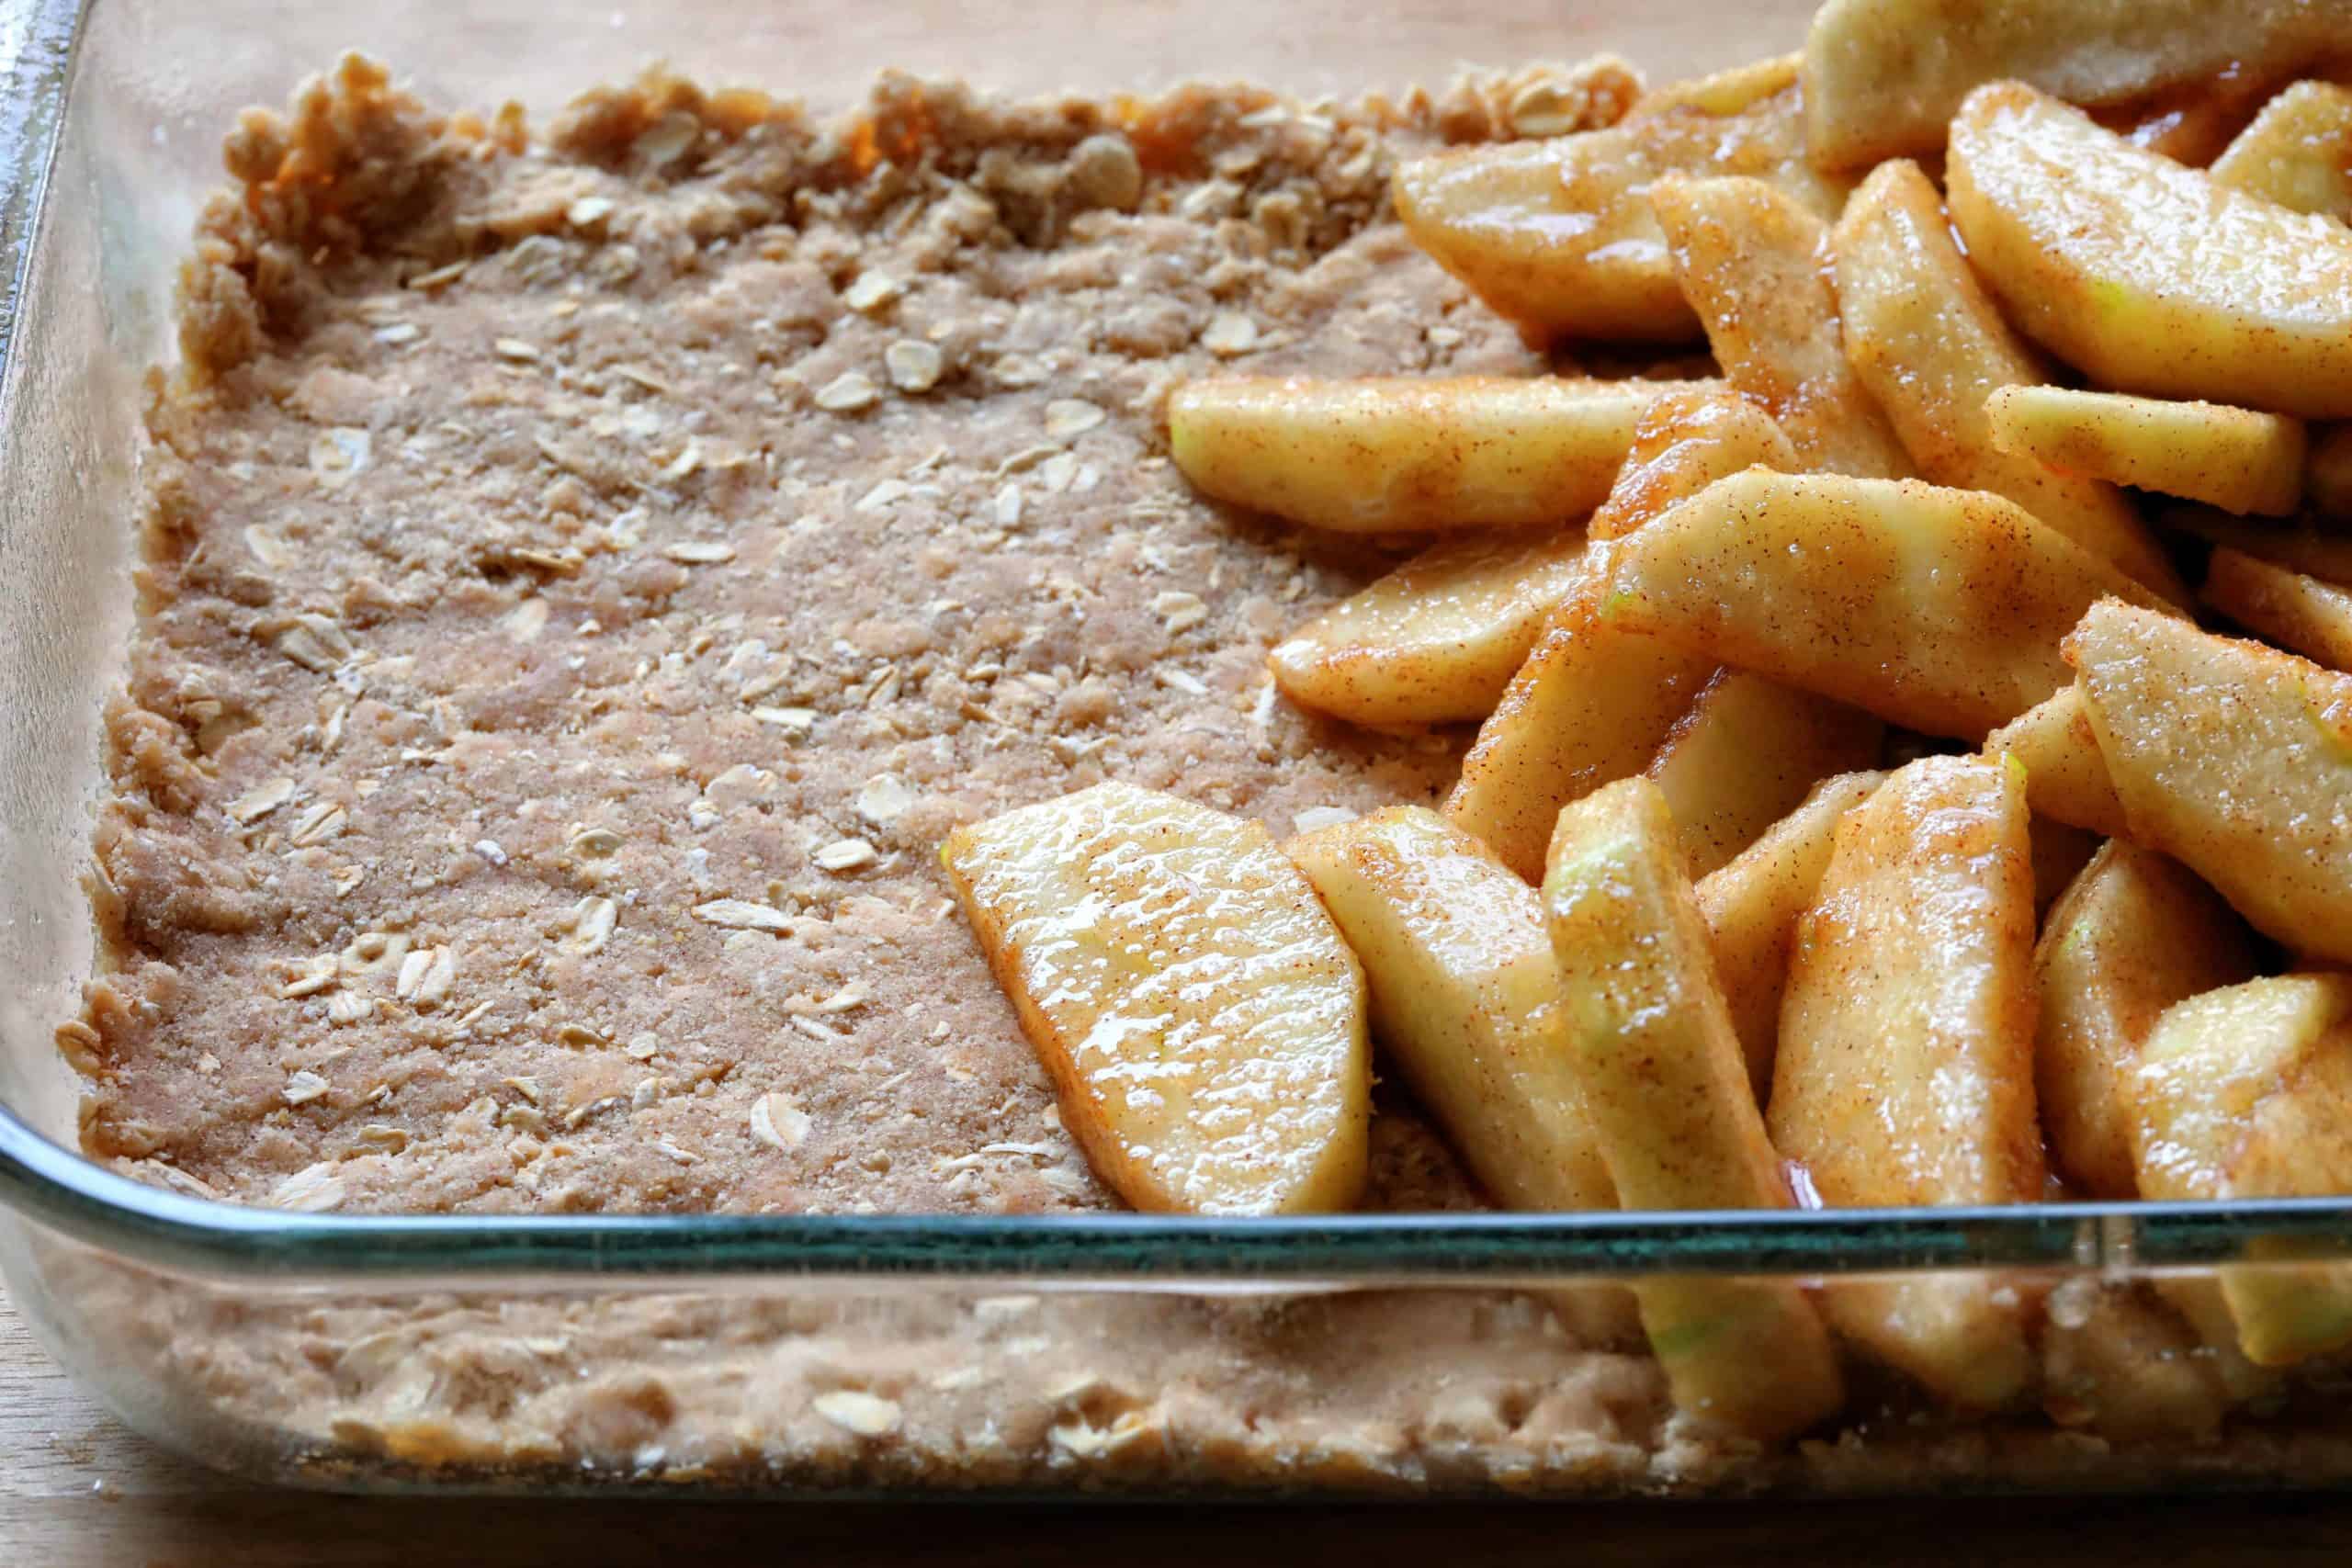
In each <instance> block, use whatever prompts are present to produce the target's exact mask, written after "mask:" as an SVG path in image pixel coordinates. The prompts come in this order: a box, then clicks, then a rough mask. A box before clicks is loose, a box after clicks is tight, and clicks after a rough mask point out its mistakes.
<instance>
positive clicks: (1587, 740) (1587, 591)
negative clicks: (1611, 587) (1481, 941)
mask: <svg viewBox="0 0 2352 1568" xmlns="http://www.w3.org/2000/svg"><path fill="white" fill-rule="evenodd" d="M1714 668H1715V666H1714V661H1713V660H1710V659H1705V658H1701V657H1697V656H1694V655H1691V654H1689V653H1685V652H1683V651H1682V650H1681V649H1678V648H1676V647H1675V646H1674V645H1673V644H1671V643H1668V642H1663V641H1661V640H1659V639H1658V638H1657V637H1643V636H1641V635H1639V634H1638V633H1635V632H1631V631H1627V630H1624V629H1623V628H1622V627H1619V626H1614V625H1612V624H1611V623H1610V622H1608V621H1607V620H1605V619H1603V618H1602V617H1601V615H1600V610H1599V604H1598V596H1597V594H1596V592H1594V589H1593V585H1591V584H1589V583H1588V584H1587V585H1586V586H1585V587H1584V588H1583V589H1582V590H1580V591H1579V592H1577V593H1575V594H1572V595H1571V596H1570V597H1569V599H1568V601H1567V603H1566V604H1562V605H1561V606H1560V607H1559V608H1558V609H1557V610H1555V611H1554V612H1553V615H1552V619H1551V620H1550V621H1549V622H1548V623H1547V624H1546V625H1545V626H1544V632H1543V635H1542V636H1541V637H1538V638H1537V639H1536V642H1535V648H1534V650H1533V651H1532V652H1531V653H1530V654H1529V655H1528V656H1527V662H1526V663H1525V664H1523V665H1521V666H1520V670H1519V673H1518V674H1516V675H1514V676H1512V677H1511V682H1510V688H1509V689H1508V690H1506V691H1505V692H1504V693H1503V696H1502V700H1501V701H1500V702H1499V703H1498V704H1496V705H1495V711H1494V713H1493V714H1492V715H1491V716H1488V718H1487V722H1486V723H1485V724H1484V725H1482V726H1480V727H1479V730H1478V739H1477V740H1476V742H1475V743H1474V744H1473V745H1472V746H1471V748H1470V750H1469V752H1468V754H1467V755H1465V756H1464V758H1463V759H1462V778H1461V780H1460V782H1458V783H1457V784H1455V785H1454V786H1453V794H1451V795H1448V796H1446V800H1445V815H1446V818H1447V819H1448V820H1450V821H1452V822H1453V824H1454V826H1456V827H1458V828H1460V829H1463V830H1464V831H1465V832H1467V833H1469V834H1470V835H1471V836H1472V837H1473V838H1476V840H1479V841H1480V842H1481V843H1483V844H1485V845H1486V846H1487V848H1488V849H1490V850H1492V851H1494V852H1495V853H1496V854H1497V855H1498V857H1500V859H1501V860H1502V863H1504V864H1505V865H1508V866H1509V867H1510V868H1511V870H1513V871H1515V872H1517V873H1519V874H1520V875H1521V876H1523V877H1525V878H1527V879H1528V880H1529V881H1530V882H1532V881H1534V880H1535V879H1536V878H1538V877H1540V876H1542V875H1543V874H1544V846H1545V845H1546V844H1548V843H1549V842H1550V841H1551V837H1552V826H1553V823H1554V821H1555V818H1558V816H1559V814H1560V807H1563V806H1566V804H1567V803H1568V802H1569V801H1572V800H1575V799H1577V798H1578V797H1580V796H1582V795H1587V794H1589V793H1590V792H1591V791H1593V790H1595V789H1598V788H1599V787H1600V786H1601V785H1602V784H1609V783H1611V782H1613V781H1615V780H1617V779H1622V778H1628V777H1630V776H1632V775H1633V774H1634V773H1640V772H1641V771H1642V770H1643V769H1644V768H1645V767H1647V766H1648V765H1649V763H1650V760H1651V759H1652V758H1653V757H1655V756H1657V749H1658V747H1659V746H1660V745H1662V744H1664V742H1665V740H1666V738H1667V736H1668V734H1669V733H1670V732H1671V731H1672V730H1673V728H1674V722H1675V720H1677V719H1679V718H1680V717H1681V716H1682V715H1683V714H1684V713H1686V712H1687V711H1689V709H1690V706H1691V698H1692V697H1693V696H1695V695H1696V694H1698V692H1699V689H1700V687H1701V686H1702V685H1703V684H1705V682H1706V680H1707V677H1708V676H1709V675H1710V674H1712V673H1713V671H1714Z"/></svg>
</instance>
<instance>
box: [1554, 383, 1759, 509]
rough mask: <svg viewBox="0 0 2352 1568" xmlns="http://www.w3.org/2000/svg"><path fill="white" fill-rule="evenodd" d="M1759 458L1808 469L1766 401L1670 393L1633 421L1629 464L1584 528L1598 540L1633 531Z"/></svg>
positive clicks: (1726, 392) (1728, 393)
mask: <svg viewBox="0 0 2352 1568" xmlns="http://www.w3.org/2000/svg"><path fill="white" fill-rule="evenodd" d="M1758 465H1761V466H1762V467H1764V468H1777V469H1778V470H1780V471H1781V473H1784V474H1793V473H1797V472H1800V471H1801V470H1802V469H1803V468H1804V465H1803V463H1802V462H1800V461H1799V460H1798V457H1797V453H1796V448H1795V447H1793V446H1790V445H1789V438H1788V436H1787V435H1786V434H1783V433H1782V431H1781V427H1780V426H1779V425H1778V424H1776V423H1773V421H1772V416H1771V415H1770V414H1769V413H1766V412H1764V405H1763V404H1761V403H1759V402H1758V401H1756V400H1754V399H1753V398H1749V397H1746V396H1744V395H1742V394H1740V393H1738V392H1735V391H1732V390H1731V389H1728V388H1710V389H1704V390H1700V391H1690V392H1668V393H1667V394H1666V395H1664V396H1662V397H1660V398H1659V399H1658V400H1657V401H1656V402H1653V403H1652V404H1650V406H1649V412H1647V413H1645V414H1644V415H1642V421H1641V423H1639V424H1638V425H1635V426H1634V446H1633V449H1632V450H1631V451H1629V452H1627V453H1626V454H1625V466H1624V467H1623V468H1621V469H1619V470H1618V473H1617V479H1616V482H1615V483H1614V484H1613V485H1611V487H1610V491H1609V499H1608V500H1607V501H1604V502H1601V503H1600V510H1598V511H1596V512H1595V513H1593V514H1592V521H1591V523H1590V524H1589V525H1587V526H1586V530H1585V531H1586V533H1587V534H1588V535H1589V536H1591V537H1593V538H1595V539H1614V538H1617V537H1619V536H1623V535H1626V534H1630V533H1632V532H1633V531H1634V529H1636V528H1638V527H1640V526H1641V525H1643V524H1645V523H1646V522H1648V521H1649V520H1650V519H1651V518H1653V517H1656V516H1657V514H1658V513H1662V512H1664V511H1665V510H1666V509H1667V508H1668V507H1669V506H1672V505H1673V504H1674V503H1675V502H1679V501H1688V500H1689V499H1691V497H1692V496H1694V495H1696V494H1698V493H1699V492H1700V491H1702V490H1704V489H1706V488H1707V487H1708V486H1709V485H1711V484H1713V483H1714V482H1715V481H1716V480H1717V479H1729V478H1730V477H1731V476H1732V475H1734V474H1736V473H1738V472H1740V471H1741V470H1742V469H1744V468H1755V467H1757V466H1758Z"/></svg>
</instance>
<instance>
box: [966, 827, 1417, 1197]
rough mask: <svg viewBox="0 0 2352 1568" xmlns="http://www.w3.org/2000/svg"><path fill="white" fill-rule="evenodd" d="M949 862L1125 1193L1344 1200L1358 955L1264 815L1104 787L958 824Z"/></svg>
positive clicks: (1359, 1185) (1358, 1184) (1365, 1087)
mask: <svg viewBox="0 0 2352 1568" xmlns="http://www.w3.org/2000/svg"><path fill="white" fill-rule="evenodd" d="M940 860H941V862H942V863H944V865H945V867H946V870H947V875H948V879H949V881H950V882H951V883H953V884H954V886H955V888H956V897H958V898H959V899H960V900H961V901H962V903H963V907H964V913H965V917H966V918H967V919H968V920H970V922H971V925H972V931H973V934H974V935H975V936H977V937H978V939H979V943H980V949H981V951H982V952H983V953H986V954H987V956H988V960H989V967H990V968H992V969H993V970H994V971H995V973H996V977H997V983H998V984H999V985H1001V986H1002V987H1004V990H1005V994H1006V995H1007V996H1008V997H1009V998H1011V999H1012V1005H1013V1010H1014V1011H1015V1012H1016V1013H1017V1014H1018V1015H1019V1017H1020V1020H1021V1025H1022V1028H1023V1032H1026V1033H1027V1035H1028V1036H1029V1043H1030V1044H1031V1045H1032V1046H1033V1047H1034V1048H1035V1051H1036V1053H1037V1058H1038V1060H1039V1061H1040V1062H1041V1063H1043V1064H1044V1066H1045V1067H1046V1073H1047V1074H1048V1075H1049V1076H1050V1077H1052V1079H1053V1081H1054V1087H1055V1089H1056V1091H1057V1094H1058V1096H1059V1098H1060V1101H1061V1115H1062V1124H1063V1125H1064V1126H1066V1127H1068V1128H1069V1132H1070V1135H1071V1136H1072V1137H1073V1138H1075V1139H1077V1140H1078V1144H1079V1146H1080V1148H1082V1149H1084V1150H1085V1151H1086V1155H1087V1158H1088V1159H1089V1160H1090V1161H1091V1163H1092V1165H1093V1167H1094V1169H1095V1172H1096V1174H1097V1175H1099V1176H1101V1177H1102V1179H1103V1181H1104V1182H1105V1183H1107V1184H1108V1185H1109V1186H1110V1187H1111V1188H1112V1189H1113V1190H1115V1191H1116V1192H1118V1194H1119V1195H1120V1196H1121V1197H1123V1198H1125V1200H1126V1201H1128V1202H1130V1203H1133V1204H1134V1205H1135V1206H1136V1207H1137V1208H1139V1209H1157V1210H1169V1211H1176V1212H1184V1213H1204V1214H1274V1213H1306V1212H1311V1211H1320V1210H1334V1209H1345V1208H1348V1207H1350V1206H1351V1205H1352V1204H1353V1203H1354V1202H1355V1201H1356V1198H1357V1196H1358V1195H1359V1194H1360V1193H1361V1192H1362V1190H1363V1181H1364V1169H1365V1136H1366V1128H1367V1126H1368V1124H1369V1122H1370V1118H1371V1079H1372V1075H1371V1066H1370V1061H1369V1048H1368V1046H1367V1044H1366V1042H1365V1028H1364V984H1363V971H1362V970H1360V969H1359V968H1358V967H1357V966H1356V961H1355V958H1354V956H1353V955H1352V954H1351V953H1349V951H1348V948H1347V944H1346V943H1345V942H1341V941H1340V933H1339V931H1338V930H1337V929H1336V928H1334V927H1333V925H1332V923H1331V918H1330V916H1329V915H1328V914H1326V913H1325V912H1324V909H1323V906H1322V903H1321V902H1320V901H1319V900H1318V899H1317V897H1316V896H1315V890H1314V888H1312V887H1310V886H1307V883H1306V878H1305V877H1304V876H1303V875H1301V874H1300V873H1299V870H1298V868H1297V867H1296V866H1295V865H1293V864H1292V863H1290V862H1289V861H1288V860H1286V859H1285V858H1283V853H1282V852H1281V851H1280V850H1278V849H1276V848H1275V847H1274V844H1273V841H1272V839H1271V838H1270V837H1269V836H1268V834H1267V832H1266V830H1265V829H1264V828H1263V827H1261V826H1260V825H1259V824H1257V823H1255V822H1245V821H1243V820H1241V819H1239V818H1233V817H1227V816H1226V815H1224V814H1223V813H1221V812H1216V811H1211V810H1209V809H1208V808H1207V807H1201V806H1195V805H1193V804H1192V803H1191V802H1189V801H1184V800H1180V799H1178V798H1177V797H1175V796H1174V795H1162V794H1159V793H1158V792H1156V791H1152V790H1146V789H1137V788H1136V787H1134V786H1133V785H1130V784H1097V785H1095V786H1094V787H1093V788H1091V789H1087V790H1081V791H1080V792H1079V793H1077V794H1076V795H1064V796H1063V797H1061V798H1060V799H1058V800H1049V801H1045V802H1042V803H1040V804H1038V805H1035V806H1029V807H1022V808H1021V809H1019V810H1017V811H1009V812H1006V813H1005V814H1003V815H1002V816H1001V817H994V818H989V820H987V821H985V822H981V823H978V824H976V825H973V826H970V827H966V828H959V829H956V831H955V832H953V833H951V834H949V835H948V838H947V841H946V843H945V844H944V846H943V847H942V848H941V851H940Z"/></svg>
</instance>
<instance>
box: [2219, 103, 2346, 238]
mask: <svg viewBox="0 0 2352 1568" xmlns="http://www.w3.org/2000/svg"><path fill="white" fill-rule="evenodd" d="M2212 175H2213V183H2214V184H2216V185H2222V186H2229V187H2231V188H2232V189H2233V190H2242V191H2244V192H2245V193H2246V194H2247V195H2248V196H2258V197H2262V198H2263V199H2265V200H2266V201H2275V202H2277V203H2278V205H2279V206H2281V207H2290V208H2292V209H2295V210H2296V211H2297V212H2321V213H2325V214H2326V215H2327V216H2328V217H2330V218H2338V219H2342V220H2344V221H2346V222H2347V223H2352V88H2346V87H2340V86H2338V85H2335V83H2333V82H2298V83H2296V84H2295V85H2293V86H2291V87H2290V88H2288V89H2287V90H2286V91H2285V92H2283V93H2280V94H2279V95H2278V96H2277V97H2274V98H2272V99H2271V100H2270V101H2269V102H2268V103H2267V104H2265V105H2263V106H2262V112H2261V113H2260V114H2258V115H2256V116H2255V118H2254V123H2253V124H2252V125H2249V126H2247V127H2246V128H2245V130H2243V131H2241V132H2239V133H2238V138H2237V140H2236V141H2233V142H2231V143H2230V145H2229V149H2228V151H2226V152H2223V153H2222V155H2221V157H2220V158H2218V159H2216V160H2215V161H2214V164H2213V168H2212Z"/></svg>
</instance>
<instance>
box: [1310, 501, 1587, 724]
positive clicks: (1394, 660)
mask: <svg viewBox="0 0 2352 1568" xmlns="http://www.w3.org/2000/svg"><path fill="white" fill-rule="evenodd" d="M1584 557H1585V541H1584V536H1583V534H1582V533H1581V532H1580V531H1579V530H1576V529H1567V530H1565V531H1563V532H1561V533H1559V534H1556V535H1553V536H1546V537H1540V538H1532V539H1527V538H1520V537H1516V536H1505V537H1503V538H1500V539H1495V538H1468V539H1450V540H1447V541H1445V542H1444V543H1442V544H1440V545H1437V546H1435V547H1431V548H1430V549H1429V550H1427V551H1425V552H1423V553H1422V554H1420V555H1419V556H1416V557H1414V558H1412V559H1411V560H1409V561H1408V562H1406V563H1405V564H1404V565H1403V566H1401V567H1398V568H1397V570H1395V571H1392V572H1390V573H1389V574H1388V575H1387V576H1385V577H1384V578H1382V579H1380V581H1377V582H1374V584H1372V586H1370V587H1369V588H1366V589H1364V590H1363V592H1359V593H1356V594H1352V595H1351V596H1350V597H1349V598H1347V599H1344V600H1342V601H1341V602H1340V603H1339V604H1335V605H1333V606H1332V607H1331V608H1330V609H1329V611H1327V612H1325V613H1324V614H1323V615H1318V616H1317V617H1316V618H1315V619H1314V620H1312V621H1310V622H1308V623H1307V624H1306V626H1302V627H1300V628H1299V629H1298V630H1297V631H1295V632H1294V633H1292V634H1291V635H1290V636H1289V637H1287V638H1285V639H1283V641H1282V642H1280V643H1278V644H1276V645H1275V647H1274V650H1273V652H1272V654H1271V655H1270V656H1269V658H1268V663H1269V664H1271V665H1272V669H1273V672H1274V682H1275V684H1277V685H1279V686H1280V687H1281V688H1282V689H1283V692H1284V694H1287V695H1288V696H1289V697H1290V698H1291V700H1292V701H1294V702H1296V703H1300V704H1303V705H1306V706H1307V707H1311V708H1317V709H1320V710H1321V711H1323V712H1324V713H1328V714H1330V715H1333V716H1336V717H1339V718H1344V719H1347V720H1350V721H1351V722H1352V723H1356V724H1369V725H1407V724H1444V723H1448V722H1450V721H1453V720H1455V719H1465V718H1484V717H1486V716H1487V714H1489V713H1492V712H1493V711H1494V707H1495V704H1496V702H1497V701H1498V700H1499V699H1500V697H1501V696H1502V694H1503V688H1504V687H1505V686H1507V685H1509V684H1510V678H1511V674H1512V672H1513V671H1516V670H1518V668H1519V667H1520V665H1521V663H1523V662H1525V660H1526V659H1527V652H1528V649H1530V648H1532V647H1533V646H1534V643H1535V637H1536V634H1537V633H1538V632H1539V631H1541V630H1542V629H1543V626H1544V617H1545V616H1546V615H1550V614H1551V612H1552V610H1553V608H1554V607H1555V605H1557V604H1559V603H1560V602H1561V601H1562V600H1564V599H1566V597H1567V596H1568V594H1569V593H1570V592H1572V591H1573V590H1574V589H1575V587H1576V585H1577V582H1578V581H1581V580H1582V577H1583V574H1584V571H1585V565H1584Z"/></svg>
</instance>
